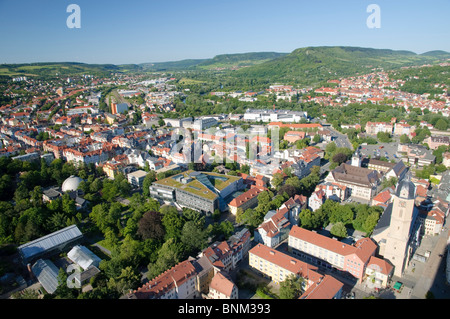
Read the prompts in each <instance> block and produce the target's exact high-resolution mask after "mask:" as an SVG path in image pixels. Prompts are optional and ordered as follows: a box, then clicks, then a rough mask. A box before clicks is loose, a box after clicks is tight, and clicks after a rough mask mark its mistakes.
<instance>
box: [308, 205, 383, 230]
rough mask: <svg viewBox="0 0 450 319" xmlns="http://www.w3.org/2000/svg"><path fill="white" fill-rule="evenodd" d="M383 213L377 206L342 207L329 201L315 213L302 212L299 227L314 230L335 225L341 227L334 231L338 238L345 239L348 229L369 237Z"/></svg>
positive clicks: (309, 211)
mask: <svg viewBox="0 0 450 319" xmlns="http://www.w3.org/2000/svg"><path fill="white" fill-rule="evenodd" d="M381 213H382V208H380V207H377V206H369V205H364V204H354V203H352V204H345V205H341V204H340V203H338V202H334V201H332V200H330V199H328V200H326V201H325V203H324V204H323V205H322V206H321V207H320V208H319V209H317V210H315V211H314V212H312V211H311V210H309V209H304V210H302V211H301V212H300V214H299V226H301V227H303V228H306V229H310V230H313V229H317V228H320V227H327V226H328V225H329V224H333V225H339V226H337V227H336V228H335V229H334V230H332V233H333V232H334V233H336V234H334V235H335V236H338V237H345V236H344V235H345V232H344V231H343V229H344V228H346V227H348V228H353V229H355V230H359V231H362V232H365V233H366V234H367V235H369V234H370V233H371V232H372V231H373V229H374V228H375V226H376V225H377V223H378V219H379V218H380V215H381ZM341 235H342V236H341Z"/></svg>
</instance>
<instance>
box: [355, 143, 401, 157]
mask: <svg viewBox="0 0 450 319" xmlns="http://www.w3.org/2000/svg"><path fill="white" fill-rule="evenodd" d="M397 149H398V143H397V142H393V143H378V144H371V145H361V146H360V148H359V151H360V153H361V155H363V156H366V157H369V156H370V158H377V157H378V158H379V157H385V158H387V159H388V160H389V161H391V160H395V161H396V162H398V161H400V158H399V157H398V155H397Z"/></svg>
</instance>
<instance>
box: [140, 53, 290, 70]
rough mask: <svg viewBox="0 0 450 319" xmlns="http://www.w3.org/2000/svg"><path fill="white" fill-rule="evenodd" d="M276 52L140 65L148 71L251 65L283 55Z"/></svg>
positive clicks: (227, 55)
mask: <svg viewBox="0 0 450 319" xmlns="http://www.w3.org/2000/svg"><path fill="white" fill-rule="evenodd" d="M286 54H287V53H278V52H249V53H235V54H221V55H216V56H215V57H214V58H211V59H187V60H181V61H172V62H157V63H143V64H140V66H141V67H142V68H144V69H146V70H150V71H182V70H212V69H216V68H228V69H230V68H233V67H241V66H251V65H256V64H260V63H263V62H267V61H270V60H272V59H276V58H279V57H281V56H285V55H286Z"/></svg>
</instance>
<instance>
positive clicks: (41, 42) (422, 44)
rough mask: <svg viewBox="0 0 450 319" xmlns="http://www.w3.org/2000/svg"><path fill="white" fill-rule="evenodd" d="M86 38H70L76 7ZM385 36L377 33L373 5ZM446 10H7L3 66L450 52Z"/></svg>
mask: <svg viewBox="0 0 450 319" xmlns="http://www.w3.org/2000/svg"><path fill="white" fill-rule="evenodd" d="M72 3H74V4H77V5H79V6H80V8H81V28H80V29H69V28H68V27H67V25H66V20H67V18H68V16H69V15H70V13H67V12H66V8H67V6H68V5H69V4H72ZM372 3H373V4H377V5H379V7H380V8H381V28H379V29H369V28H368V27H367V25H366V20H367V18H368V17H369V15H370V13H367V12H366V8H367V6H368V5H369V4H372ZM448 12H450V1H448V0H428V1H424V0H420V1H419V0H409V1H407V0H395V1H392V0H343V1H336V0H333V1H332V0H316V1H304V0H278V1H274V0H271V1H268V0H239V1H237V0H226V1H225V0H190V1H189V0H183V1H180V0H171V1H170V0H169V1H168V0H158V1H154V0H128V1H123V0H122V1H116V0H110V1H104V0H90V1H89V0H0V39H1V43H2V45H1V46H0V63H27V62H68V61H71V62H72V61H73V62H84V63H113V64H126V63H145V62H160V61H175V60H182V59H197V58H211V57H213V56H215V55H217V54H225V53H243V52H260V51H275V52H292V51H293V50H295V49H296V48H301V47H307V46H333V45H349V46H360V47H371V48H383V49H393V50H409V51H413V52H416V53H423V52H426V51H431V50H444V51H448V52H450V41H449V39H450V19H449V18H448Z"/></svg>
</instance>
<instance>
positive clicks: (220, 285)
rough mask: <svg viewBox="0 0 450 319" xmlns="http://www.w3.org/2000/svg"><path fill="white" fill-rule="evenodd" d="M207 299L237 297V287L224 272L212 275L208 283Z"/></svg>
mask: <svg viewBox="0 0 450 319" xmlns="http://www.w3.org/2000/svg"><path fill="white" fill-rule="evenodd" d="M207 298H208V299H238V288H237V286H236V284H235V283H234V282H233V280H232V279H231V277H230V276H229V275H228V274H227V273H225V272H218V273H216V274H215V275H214V277H213V279H212V280H211V284H210V285H209V293H208V297H207Z"/></svg>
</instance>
